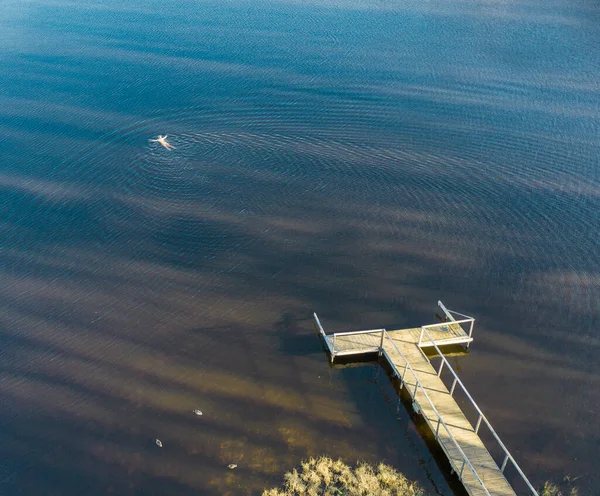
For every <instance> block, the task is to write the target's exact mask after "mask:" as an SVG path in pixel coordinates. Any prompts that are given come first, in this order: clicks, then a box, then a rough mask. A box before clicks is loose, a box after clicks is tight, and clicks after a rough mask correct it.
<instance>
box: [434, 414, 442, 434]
mask: <svg viewBox="0 0 600 496" xmlns="http://www.w3.org/2000/svg"><path fill="white" fill-rule="evenodd" d="M440 420H441V418H439V417H438V423H437V427H436V428H435V438H436V439H437V438H438V436H439V432H440Z"/></svg>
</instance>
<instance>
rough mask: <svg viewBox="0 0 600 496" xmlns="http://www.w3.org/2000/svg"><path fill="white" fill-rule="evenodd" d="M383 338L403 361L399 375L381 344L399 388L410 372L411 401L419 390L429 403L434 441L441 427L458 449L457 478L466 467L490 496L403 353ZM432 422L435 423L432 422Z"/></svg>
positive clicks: (383, 330) (382, 336) (389, 339)
mask: <svg viewBox="0 0 600 496" xmlns="http://www.w3.org/2000/svg"><path fill="white" fill-rule="evenodd" d="M384 337H385V338H387V342H389V344H390V345H391V346H392V347H393V348H394V350H395V351H396V352H397V353H398V354H399V355H400V356H401V357H402V360H404V370H403V371H402V373H400V371H399V370H398V369H397V368H396V365H395V364H394V361H393V360H392V359H391V357H390V356H389V354H388V353H387V351H386V350H385V348H384V347H383V344H382V346H381V352H382V353H383V354H385V356H386V359H387V361H388V363H389V364H390V365H391V366H392V369H393V370H394V373H395V375H396V377H398V378H399V379H400V382H401V386H405V385H406V381H405V378H406V373H407V372H408V371H410V373H411V375H412V377H413V379H414V381H415V384H414V390H413V392H412V397H413V400H414V401H417V390H419V391H420V392H421V393H423V396H424V397H425V399H426V400H427V403H429V406H430V407H431V409H432V410H433V413H434V414H435V416H436V418H437V425H436V428H435V431H434V436H435V439H436V440H439V431H440V426H441V427H443V428H444V430H445V431H446V433H447V434H448V437H449V438H450V440H451V441H452V444H454V446H455V447H456V449H458V452H459V453H460V455H461V457H462V460H463V461H462V465H461V468H460V470H459V471H457V474H458V478H459V479H460V480H461V481H462V480H463V473H464V469H465V467H468V468H469V469H470V470H471V472H472V473H473V475H474V476H475V479H476V480H477V482H478V483H479V484H480V485H481V487H482V489H483V490H484V491H485V493H486V494H487V495H488V496H491V494H490V492H489V491H488V490H487V488H486V487H485V484H484V483H483V481H482V480H481V478H480V477H479V474H478V473H477V470H475V467H473V465H472V464H471V462H470V461H469V458H468V457H467V455H466V454H465V452H464V451H463V450H462V448H461V447H460V445H459V444H458V441H457V440H456V438H455V437H454V435H453V434H452V432H451V431H450V429H449V428H448V426H447V425H446V423H445V422H444V420H443V419H442V416H441V415H440V414H439V412H438V411H437V408H436V407H435V406H434V404H433V401H431V398H430V397H429V395H428V394H427V391H426V390H425V388H424V387H423V385H422V384H421V381H420V380H419V378H418V377H417V373H416V372H415V371H414V369H413V368H412V366H411V365H410V363H409V362H408V359H407V358H406V357H405V356H404V353H402V352H401V351H400V349H399V348H398V347H397V346H396V343H394V340H393V339H392V338H391V336H390V335H389V334H388V333H387V331H386V330H385V329H382V331H381V342H382V343H383V341H384ZM411 386H412V385H411ZM433 422H435V421H433ZM440 445H441V446H442V448H443V449H444V451H445V452H446V455H447V456H448V459H449V460H452V457H451V456H450V454H449V452H448V450H447V448H446V447H445V446H444V444H443V443H440Z"/></svg>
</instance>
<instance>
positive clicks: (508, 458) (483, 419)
mask: <svg viewBox="0 0 600 496" xmlns="http://www.w3.org/2000/svg"><path fill="white" fill-rule="evenodd" d="M421 333H422V334H423V333H425V334H427V337H428V338H429V339H430V340H431V343H432V344H433V346H434V348H435V351H436V352H437V354H438V355H439V357H440V358H441V360H442V361H441V363H440V366H439V369H438V371H437V375H438V377H440V376H441V374H442V370H443V368H444V365H445V366H446V368H447V369H448V370H449V371H450V372H451V373H452V376H453V377H454V380H453V381H452V386H451V387H450V396H452V397H454V391H455V389H456V385H457V384H458V385H459V386H460V387H461V388H462V390H463V392H464V393H465V395H466V396H467V398H468V399H469V401H470V403H471V405H472V406H473V407H474V408H475V410H476V411H477V413H478V418H477V422H476V424H475V425H473V424H472V423H471V426H472V427H473V428H474V430H475V434H478V433H479V428H480V427H481V423H482V422H484V423H485V425H486V426H487V427H488V429H489V430H490V432H491V433H492V435H493V436H494V439H495V440H496V442H497V443H498V445H499V446H500V448H502V451H503V452H504V460H503V461H502V466H501V467H500V471H501V472H502V473H504V470H505V469H506V465H507V464H508V462H509V461H510V462H512V464H513V466H514V467H515V469H516V470H517V472H518V473H519V475H520V476H521V478H522V479H523V481H524V482H525V484H527V487H528V488H529V490H530V491H531V493H532V494H533V495H535V496H539V495H538V492H537V491H536V490H535V488H534V487H533V485H532V484H531V482H529V479H528V478H527V476H526V475H525V474H524V473H523V471H522V470H521V467H519V465H518V463H517V462H516V460H515V459H514V458H513V456H512V455H511V454H510V452H509V451H508V449H507V448H506V446H505V445H504V443H503V442H502V440H501V439H500V437H499V436H498V434H497V433H496V431H495V430H494V428H493V427H492V424H490V422H489V420H488V419H487V418H486V416H485V415H484V414H483V412H482V411H481V409H480V408H479V406H478V405H477V403H475V400H474V399H473V397H472V396H471V395H470V394H469V391H467V388H466V387H465V385H464V384H463V383H462V381H461V380H460V379H459V378H458V375H457V374H456V372H455V371H454V369H453V368H452V366H451V365H450V363H449V362H448V359H447V358H446V357H445V356H444V354H443V353H442V351H441V350H440V349H439V347H438V345H437V344H435V341H434V340H433V338H432V337H431V334H429V331H428V330H427V329H426V328H425V327H422V328H421Z"/></svg>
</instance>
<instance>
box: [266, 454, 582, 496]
mask: <svg viewBox="0 0 600 496" xmlns="http://www.w3.org/2000/svg"><path fill="white" fill-rule="evenodd" d="M564 481H565V482H572V481H571V479H570V478H569V477H565V479H564ZM341 495H345V496H426V494H425V492H424V491H423V489H422V488H421V487H419V485H418V484H417V483H416V482H411V481H409V480H408V479H407V478H406V477H404V475H402V474H401V473H400V472H398V471H397V470H396V469H395V468H393V467H390V466H389V465H385V464H384V463H380V464H378V465H377V467H372V466H371V465H369V464H367V463H364V462H360V463H358V464H357V465H356V467H355V468H353V467H351V466H349V465H347V464H345V463H344V462H343V461H342V460H339V459H338V460H332V459H331V458H328V457H326V456H321V457H319V458H309V459H308V460H307V461H303V462H302V463H301V464H300V469H299V470H298V469H296V468H294V469H293V470H292V471H291V472H287V473H286V474H285V476H284V483H283V486H282V487H280V488H273V489H266V490H264V491H263V493H262V496H341ZM539 496H579V491H578V490H577V488H576V487H570V488H568V489H563V488H561V487H559V486H558V485H556V484H554V483H552V482H550V481H547V482H545V483H544V487H543V488H542V489H541V491H540V492H539Z"/></svg>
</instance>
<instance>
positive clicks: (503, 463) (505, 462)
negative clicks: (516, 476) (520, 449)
mask: <svg viewBox="0 0 600 496" xmlns="http://www.w3.org/2000/svg"><path fill="white" fill-rule="evenodd" d="M507 463H508V453H507V454H506V456H505V457H504V461H503V462H502V468H501V469H500V472H502V473H504V469H505V468H506V464H507Z"/></svg>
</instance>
